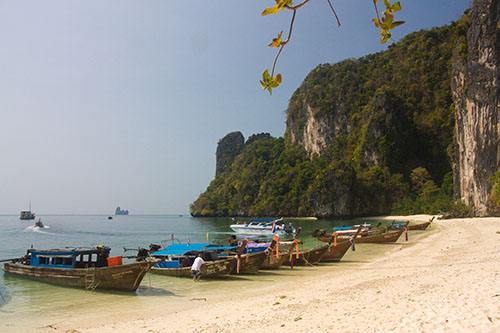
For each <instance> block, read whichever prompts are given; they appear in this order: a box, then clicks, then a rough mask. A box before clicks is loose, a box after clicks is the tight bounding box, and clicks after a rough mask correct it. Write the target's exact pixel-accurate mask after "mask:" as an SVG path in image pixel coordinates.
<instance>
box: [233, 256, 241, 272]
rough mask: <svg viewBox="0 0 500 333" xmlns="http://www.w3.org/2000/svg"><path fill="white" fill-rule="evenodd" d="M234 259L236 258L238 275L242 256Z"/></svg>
mask: <svg viewBox="0 0 500 333" xmlns="http://www.w3.org/2000/svg"><path fill="white" fill-rule="evenodd" d="M234 257H235V258H236V274H240V268H241V259H240V256H239V255H238V254H237V255H235V256H234Z"/></svg>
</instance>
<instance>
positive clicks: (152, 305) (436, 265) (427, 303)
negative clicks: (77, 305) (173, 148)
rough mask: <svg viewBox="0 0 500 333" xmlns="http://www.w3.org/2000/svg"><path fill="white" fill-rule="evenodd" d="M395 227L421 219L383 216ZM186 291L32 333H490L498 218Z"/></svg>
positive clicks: (499, 281)
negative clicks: (324, 261)
mask: <svg viewBox="0 0 500 333" xmlns="http://www.w3.org/2000/svg"><path fill="white" fill-rule="evenodd" d="M403 218H404V219H410V220H412V221H427V220H428V219H429V216H425V215H419V216H411V217H387V219H389V220H392V219H403ZM183 283H187V281H186V282H183ZM153 285H154V281H153ZM226 286H227V287H226ZM192 288H193V291H192V293H191V294H190V295H186V296H185V297H184V298H183V300H184V301H183V302H173V300H172V297H160V298H155V297H152V298H150V302H146V301H147V300H145V301H144V302H141V303H142V306H139V307H136V308H134V309H132V308H129V307H126V308H124V309H123V311H119V312H116V311H113V310H112V309H113V306H112V307H110V311H109V312H108V313H101V314H100V315H97V314H96V315H95V317H94V318H93V320H92V321H91V322H89V321H88V320H86V321H84V319H83V317H78V315H76V314H75V317H74V318H72V319H71V320H69V321H67V322H58V323H56V324H54V325H50V326H47V325H46V326H43V327H40V326H39V327H38V330H37V331H42V332H45V331H47V332H49V331H50V332H54V331H59V332H234V331H243V332H248V331H257V332H261V331H268V332H290V331H296V332H308V331H311V330H312V331H315V332H332V331H341V332H364V331H375V332H378V331H380V332H381V331H398V332H400V331H403V332H436V331H437V332H441V331H452V332H494V331H500V218H474V219H455V220H438V221H435V223H433V226H432V229H431V230H427V231H410V240H409V242H405V241H404V236H403V237H402V239H400V240H399V241H398V242H397V243H396V244H385V245H382V244H358V245H357V246H356V252H351V251H350V252H348V254H347V255H346V257H345V258H344V260H343V261H342V262H341V263H339V264H328V265H320V266H319V267H301V268H299V269H296V270H295V269H294V270H293V271H290V270H289V269H287V268H284V269H283V268H282V269H281V270H279V271H278V272H277V273H273V272H269V273H264V274H262V275H261V274H259V275H257V276H254V277H249V278H247V279H243V280H231V281H227V283H225V282H224V281H217V282H208V281H207V282H201V283H200V284H193V286H192ZM136 305H137V304H136ZM115 309H116V307H115Z"/></svg>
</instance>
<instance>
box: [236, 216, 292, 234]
mask: <svg viewBox="0 0 500 333" xmlns="http://www.w3.org/2000/svg"><path fill="white" fill-rule="evenodd" d="M230 228H231V229H232V230H233V231H234V232H236V233H237V234H243V235H257V236H272V235H274V234H278V235H280V236H285V237H287V236H288V237H293V236H294V235H295V228H294V227H293V226H292V224H291V223H289V224H284V223H283V218H280V219H261V220H251V221H248V222H238V223H236V224H231V226H230Z"/></svg>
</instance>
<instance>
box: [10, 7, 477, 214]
mask: <svg viewBox="0 0 500 333" xmlns="http://www.w3.org/2000/svg"><path fill="white" fill-rule="evenodd" d="M381 2H382V1H381ZM273 4H274V1H273V0H250V1H235V0H216V1H207V0H203V1H202V0H191V1H184V0H178V1H169V0H148V1H145V0H141V1H140V0H135V1H132V0H106V1H102V0H100V1H97V0H85V1H83V0H80V1H76V0H44V1H40V0H23V1H16V0H0V154H1V160H0V161H1V162H0V214H18V213H19V211H20V210H23V209H26V208H28V201H29V200H31V203H32V210H33V211H35V212H36V213H39V214H49V213H102V214H112V213H113V212H114V209H115V208H116V206H121V207H122V208H123V209H128V210H130V212H131V213H132V214H155V213H186V212H188V211H189V208H188V206H189V203H191V202H192V201H194V200H195V199H196V198H197V197H198V195H199V194H200V193H201V192H203V191H204V190H205V189H206V187H207V186H208V184H209V183H210V181H211V180H212V179H213V177H214V174H215V150H216V147H217V142H218V140H219V139H221V138H222V137H224V136H225V135H226V134H227V133H229V132H232V131H241V132H242V133H243V135H244V136H245V138H248V136H250V135H252V134H254V133H260V132H269V133H271V135H273V136H276V137H277V136H282V135H283V133H284V131H285V110H286V108H287V104H288V100H289V98H290V96H291V94H292V93H293V91H294V90H295V89H296V88H297V87H298V86H299V85H300V84H301V82H302V80H303V79H304V77H305V76H306V75H307V73H308V72H309V71H310V70H311V69H313V68H314V67H315V66H316V65H318V64H320V63H326V62H329V63H332V62H338V61H340V60H343V59H345V58H352V57H354V58H357V57H360V56H363V55H366V54H369V53H374V52H378V51H380V50H384V49H385V48H386V47H387V46H382V45H380V44H379V42H378V39H379V33H378V31H377V30H376V29H375V28H374V27H373V24H372V23H371V19H372V18H373V17H374V16H375V13H374V10H373V3H372V0H333V5H334V7H335V9H336V10H337V13H338V14H339V16H340V19H341V22H342V27H341V28H340V29H338V28H337V26H336V23H335V20H334V17H333V15H332V14H331V11H330V9H329V6H328V3H327V1H326V0H314V1H311V2H310V3H309V4H308V5H307V6H305V7H304V8H303V9H302V10H300V11H299V12H298V14H297V18H296V22H295V26H294V35H293V37H292V42H291V43H290V44H289V45H288V46H287V47H286V48H285V50H284V52H283V54H282V56H281V58H280V60H279V63H278V68H277V69H278V72H281V73H282V75H283V79H284V82H283V84H282V86H281V87H280V88H278V89H276V90H275V91H274V92H273V95H272V96H269V94H268V93H267V92H264V91H263V90H262V89H261V88H260V85H259V79H260V77H261V73H262V72H263V70H264V69H266V68H270V67H271V65H272V61H273V59H274V55H275V50H274V49H272V48H270V47H267V44H268V43H269V42H270V41H271V39H272V38H273V37H275V36H276V35H277V34H278V32H279V31H281V30H285V31H286V30H287V29H288V25H289V21H290V18H291V13H290V12H287V11H285V12H281V13H280V14H279V15H274V16H267V17H261V16H260V14H261V12H262V11H263V9H264V8H265V7H270V6H272V5H273ZM401 5H402V7H403V12H402V13H398V15H397V19H402V20H405V21H406V22H407V23H406V24H405V25H403V26H401V27H398V28H396V29H395V30H394V34H393V38H394V39H395V40H396V41H397V40H399V39H401V38H402V37H404V36H405V35H406V34H408V33H410V32H413V31H416V30H419V29H422V28H424V29H425V28H430V27H433V26H441V25H444V24H448V23H450V22H451V21H452V20H456V19H458V18H459V17H460V16H461V14H462V12H463V11H464V10H465V9H466V8H467V7H469V5H470V1H469V0H401ZM382 10H383V9H382Z"/></svg>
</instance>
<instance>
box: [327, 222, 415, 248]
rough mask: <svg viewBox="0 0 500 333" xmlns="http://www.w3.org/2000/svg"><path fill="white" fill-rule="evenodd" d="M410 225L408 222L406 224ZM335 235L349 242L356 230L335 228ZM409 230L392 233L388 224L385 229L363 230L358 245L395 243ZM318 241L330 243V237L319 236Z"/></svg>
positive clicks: (357, 240) (357, 239)
mask: <svg viewBox="0 0 500 333" xmlns="http://www.w3.org/2000/svg"><path fill="white" fill-rule="evenodd" d="M405 225H406V226H407V225H408V222H406V224H405ZM335 229H337V230H335V232H334V233H335V234H336V236H337V239H338V240H348V239H349V238H350V237H352V235H353V234H354V232H355V230H354V229H344V228H335ZM406 231H407V229H405V228H401V229H400V230H395V231H391V226H390V224H388V225H387V226H385V227H383V228H377V229H369V230H364V229H363V230H361V232H360V234H359V236H358V238H356V243H394V242H396V241H397V240H398V239H399V237H400V236H401V235H402V234H403V232H406ZM317 239H318V240H319V241H320V242H329V239H331V236H330V237H325V236H319V237H317Z"/></svg>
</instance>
